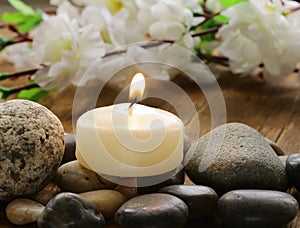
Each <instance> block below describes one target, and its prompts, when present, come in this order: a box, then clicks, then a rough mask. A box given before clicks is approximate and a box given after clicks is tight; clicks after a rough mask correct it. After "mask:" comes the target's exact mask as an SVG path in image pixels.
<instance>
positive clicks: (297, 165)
mask: <svg viewBox="0 0 300 228" xmlns="http://www.w3.org/2000/svg"><path fill="white" fill-rule="evenodd" d="M286 170H287V172H288V176H289V178H290V181H291V183H292V184H293V185H294V186H295V187H296V189H297V190H298V191H300V154H299V153H298V154H291V155H289V156H288V157H287V159H286Z"/></svg>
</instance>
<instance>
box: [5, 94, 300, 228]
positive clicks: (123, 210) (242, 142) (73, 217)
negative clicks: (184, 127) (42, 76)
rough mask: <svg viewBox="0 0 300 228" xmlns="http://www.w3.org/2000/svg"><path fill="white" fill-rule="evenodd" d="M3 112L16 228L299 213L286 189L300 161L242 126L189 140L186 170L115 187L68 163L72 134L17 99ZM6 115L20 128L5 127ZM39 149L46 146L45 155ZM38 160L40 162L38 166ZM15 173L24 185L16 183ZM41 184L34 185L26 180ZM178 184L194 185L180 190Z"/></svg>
mask: <svg viewBox="0 0 300 228" xmlns="http://www.w3.org/2000/svg"><path fill="white" fill-rule="evenodd" d="M5 105H6V106H5ZM12 106H14V107H15V108H16V107H19V108H17V112H15V111H12V110H11V111H9V110H10V109H9V108H12ZM27 106H28V107H27ZM26 107H27V109H26ZM32 107H33V108H32ZM24 108H25V109H26V110H25V111H24ZM36 109H38V110H36ZM40 109H41V110H40ZM1 110H2V111H4V110H6V114H5V115H1V116H0V135H1V140H0V141H1V142H0V158H1V159H0V164H1V167H0V169H1V172H0V173H1V176H0V197H2V198H1V199H0V200H1V201H5V202H6V203H7V207H6V216H7V218H8V220H9V221H10V222H12V223H13V224H16V225H25V224H29V223H37V225H38V227H42V228H48V227H49V228H50V227H105V226H106V224H107V222H111V221H113V223H115V224H119V225H121V227H172V228H173V227H193V226H188V225H187V224H193V222H194V221H200V220H206V219H212V218H217V219H219V220H220V221H221V222H222V224H224V225H226V226H228V227H282V226H284V225H286V224H288V223H289V222H290V221H292V220H293V218H294V217H295V216H296V215H297V214H298V211H299V205H298V202H297V200H296V199H295V198H294V197H293V196H292V195H291V194H288V193H287V190H288V189H290V188H291V187H293V186H294V187H295V188H296V189H297V190H300V154H292V155H289V156H285V157H283V156H278V154H280V155H282V150H281V149H280V148H279V147H278V145H276V144H274V143H271V144H270V142H268V141H266V140H265V138H264V137H262V136H261V135H260V134H259V133H258V132H257V131H256V130H255V129H253V128H251V127H249V126H247V125H244V124H240V123H229V124H226V125H222V126H220V127H218V128H215V129H214V130H212V131H211V132H209V133H207V134H206V135H204V136H202V137H201V138H200V139H199V140H198V141H197V142H196V143H194V144H192V145H190V143H189V141H188V139H187V138H186V139H185V153H187V156H186V157H189V158H190V159H189V161H186V163H187V164H186V166H185V168H184V170H182V171H181V172H179V173H178V174H176V175H175V176H174V177H172V178H170V179H169V180H167V181H164V182H163V183H160V184H157V185H154V186H149V187H143V188H134V187H126V186H121V185H117V184H115V183H112V182H110V181H108V180H106V179H105V178H103V177H101V176H99V175H98V174H96V173H95V172H93V171H91V170H88V169H86V168H84V167H83V166H81V165H80V164H79V162H78V161H77V160H75V156H74V153H75V144H76V142H75V137H74V135H67V134H66V135H62V133H61V131H62V129H61V124H59V121H58V120H57V118H56V117H55V116H54V114H52V113H51V112H50V111H49V112H48V110H46V109H45V108H44V107H42V106H40V105H37V104H36V103H33V102H28V101H20V100H18V101H12V103H7V102H5V103H2V104H0V111H1ZM41 111H43V112H42V113H41ZM24 112H26V113H27V112H33V113H32V114H31V115H28V113H27V115H25V117H26V118H27V119H29V120H30V121H29V120H28V121H23V120H22V118H23V117H22V116H24ZM13 113H14V114H13ZM34 113H36V114H35V115H34ZM38 113H39V114H38ZM11 116H14V118H16V119H14V121H16V120H17V123H18V124H21V125H22V127H18V126H16V125H13V124H12V123H10V122H9V120H10V119H12V118H11ZM31 116H32V118H34V119H35V121H33V120H31ZM25 117H24V118H25ZM50 117H51V118H50ZM57 121H58V122H57ZM26 123H30V124H29V125H28V124H27V125H26ZM49 124H50V125H51V126H50V125H49ZM55 124H56V125H55ZM7 126H9V127H7ZM29 126H30V127H29ZM10 129H12V130H10ZM16 129H23V130H18V132H14V131H15V130H16ZM45 129H48V132H46V130H45ZM50 130H51V132H50ZM224 130H225V131H224ZM36 131H38V132H39V133H38V134H37V135H36V134H35V133H34V132H36ZM224 132H225V134H223V133H224ZM46 133H47V134H49V133H50V134H52V133H53V134H54V135H48V136H46ZM43 134H44V135H43ZM3 135H4V137H3ZM25 135H26V137H27V138H26V137H25ZM212 135H213V137H216V138H215V139H216V140H222V145H221V147H220V148H218V149H219V150H218V153H213V152H214V151H213V150H214V149H215V148H214V147H213V146H210V144H209V143H208V142H209V140H210V137H211V136H212ZM43 136H45V137H44V138H43ZM30 137H38V140H35V138H30ZM40 137H42V139H41V138H40ZM218 137H219V138H218ZM12 139H14V141H11V142H10V141H7V140H12ZM62 139H63V140H62ZM16 140H17V141H16ZM62 141H64V142H65V149H63V148H64V147H63V146H62V145H63V143H62V144H61V142H62ZM16 142H17V143H19V142H22V144H21V145H20V148H18V149H17V151H18V154H21V155H22V156H17V157H14V155H11V154H14V153H13V152H12V151H11V148H13V149H14V150H15V148H16V145H17V143H16ZM28 142H30V143H29V144H30V145H32V146H31V147H29V146H28V144H26V143H28ZM10 143H11V145H13V146H10ZM44 143H46V144H47V145H49V146H48V147H47V149H46V150H45V149H42V148H43V146H44ZM18 145H19V144H18ZM52 145H54V146H53V147H55V148H53V147H52ZM32 148H36V150H34V151H32ZM38 150H40V151H41V152H39V151H38ZM8 151H10V153H8ZM275 151H276V152H277V154H276V153H275ZM40 153H41V154H44V155H45V154H46V155H47V157H45V159H40V160H35V158H36V157H38V158H40V157H41V154H40ZM6 154H7V156H8V155H9V156H8V157H7V158H6V157H5V155H6ZM37 154H38V155H37ZM50 155H52V157H51V156H50ZM212 155H214V156H212ZM280 157H282V159H281V158H280ZM22 158H23V161H22V162H24V164H25V165H22V164H23V163H22V162H21V161H20V160H22ZM49 159H52V160H51V162H52V165H49ZM7 161H9V162H8V165H7V168H6V166H5V167H4V168H3V166H2V165H3V164H6V163H7ZM20 162H21V163H22V164H21V163H20ZM33 163H34V164H33ZM207 163H209V165H208V164H207ZM46 165H47V166H46ZM23 166H24V167H23ZM44 166H46V167H44ZM22 167H23V168H22ZM30 167H35V168H34V169H33V168H30ZM42 167H44V168H47V169H49V171H48V173H47V172H44V169H43V168H42ZM203 167H207V168H205V169H204V168H203ZM13 170H15V171H14V172H16V170H17V171H18V173H17V174H18V175H19V176H22V177H20V178H19V179H18V178H16V175H13V174H11V173H12V172H13ZM41 170H42V171H43V172H42V171H41ZM23 172H24V173H25V174H26V175H25V174H23ZM28 172H30V173H29V174H28ZM39 173H41V174H42V175H39ZM45 173H47V174H48V175H46V174H45ZM38 175H39V177H40V178H39V181H34V183H32V182H30V181H29V180H28V178H29V177H30V176H31V177H34V178H36V176H38ZM185 175H187V176H188V177H189V178H190V180H191V181H192V182H193V183H194V184H189V185H188V184H184V183H185ZM23 176H24V177H23ZM25 177H26V178H25ZM13 185H16V188H17V189H18V191H17V192H16V191H15V190H14V188H13ZM29 185H30V186H32V187H29ZM17 186H18V187H17ZM27 188H30V191H29V190H28V189H27ZM112 227H113V226H112Z"/></svg>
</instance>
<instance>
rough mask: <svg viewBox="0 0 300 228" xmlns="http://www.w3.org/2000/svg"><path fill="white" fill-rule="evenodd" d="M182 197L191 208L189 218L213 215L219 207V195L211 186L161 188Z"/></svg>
mask: <svg viewBox="0 0 300 228" xmlns="http://www.w3.org/2000/svg"><path fill="white" fill-rule="evenodd" d="M159 192H161V193H167V194H171V195H173V196H176V197H178V198H180V199H182V200H183V201H184V202H185V203H186V204H187V206H188V208H189V219H200V218H203V217H207V216H209V215H211V214H212V213H213V212H214V211H215V209H216V208H217V201H218V195H217V193H216V192H215V191H214V190H213V189H212V188H209V187H206V186H200V185H172V186H167V187H164V188H162V189H160V190H159Z"/></svg>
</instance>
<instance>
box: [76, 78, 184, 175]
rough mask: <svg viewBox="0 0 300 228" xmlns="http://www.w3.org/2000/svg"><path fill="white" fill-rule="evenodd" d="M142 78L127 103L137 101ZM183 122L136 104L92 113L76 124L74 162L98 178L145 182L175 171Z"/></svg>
mask: <svg viewBox="0 0 300 228" xmlns="http://www.w3.org/2000/svg"><path fill="white" fill-rule="evenodd" d="M144 88H145V79H144V77H143V75H142V74H136V75H135V77H134V78H133V80H132V83H131V86H130V95H129V96H130V98H131V100H134V101H137V100H139V99H140V98H141V97H142V95H143V92H144ZM183 127H184V125H183V123H182V121H181V120H180V119H179V118H178V117H177V116H175V115H174V114H172V113H170V112H167V111H164V110H161V109H157V108H152V107H148V106H145V105H140V104H133V103H122V104H115V105H111V106H106V107H101V108H97V109H93V110H91V111H88V112H86V113H85V114H83V115H82V116H81V117H80V118H79V119H78V121H77V130H76V131H77V132H76V145H77V146H76V158H77V160H78V161H79V162H80V163H81V164H82V165H83V166H85V167H86V168H89V169H91V170H93V171H95V172H97V173H99V174H105V175H110V176H119V177H145V176H153V175H159V174H164V173H167V172H169V171H171V170H174V169H176V168H177V167H178V166H179V165H180V163H181V161H182V159H183Z"/></svg>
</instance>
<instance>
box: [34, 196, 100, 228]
mask: <svg viewBox="0 0 300 228" xmlns="http://www.w3.org/2000/svg"><path fill="white" fill-rule="evenodd" d="M104 225H105V220H104V217H103V215H102V214H101V213H100V212H99V210H98V208H97V207H96V206H95V205H93V204H92V203H90V202H89V201H87V200H85V199H83V198H81V197H80V196H78V195H77V194H74V193H60V194H58V195H56V196H55V197H54V198H53V199H52V200H50V201H49V202H48V204H47V206H46V207H45V209H44V210H43V212H42V214H41V215H40V217H39V219H38V227H40V228H56V227H59V228H78V227H89V228H94V227H95V228H101V227H104Z"/></svg>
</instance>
